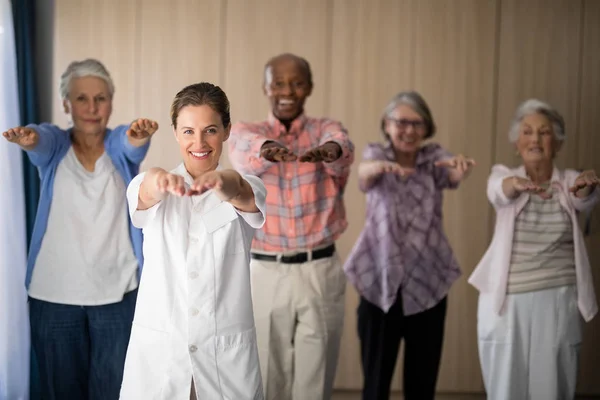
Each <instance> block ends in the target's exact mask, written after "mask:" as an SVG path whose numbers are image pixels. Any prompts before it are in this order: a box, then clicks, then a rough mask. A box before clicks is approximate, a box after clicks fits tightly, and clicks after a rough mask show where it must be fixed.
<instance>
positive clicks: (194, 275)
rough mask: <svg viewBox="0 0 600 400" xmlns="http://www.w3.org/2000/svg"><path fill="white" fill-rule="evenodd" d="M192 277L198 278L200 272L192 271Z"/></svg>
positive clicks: (190, 275)
mask: <svg viewBox="0 0 600 400" xmlns="http://www.w3.org/2000/svg"><path fill="white" fill-rule="evenodd" d="M189 277H190V279H196V278H197V277H198V273H197V272H196V271H192V272H190V274H189Z"/></svg>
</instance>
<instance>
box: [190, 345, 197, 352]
mask: <svg viewBox="0 0 600 400" xmlns="http://www.w3.org/2000/svg"><path fill="white" fill-rule="evenodd" d="M196 350H198V348H197V347H196V346H194V345H191V346H190V353H195V352H196Z"/></svg>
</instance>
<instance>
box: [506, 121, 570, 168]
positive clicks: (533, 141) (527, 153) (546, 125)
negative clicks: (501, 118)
mask: <svg viewBox="0 0 600 400" xmlns="http://www.w3.org/2000/svg"><path fill="white" fill-rule="evenodd" d="M515 145H516V147H517V151H518V152H519V155H520V156H521V158H522V159H523V162H524V163H526V164H531V163H550V164H551V163H552V162H553V160H554V156H555V155H556V153H557V152H558V150H559V149H560V146H561V142H560V141H558V140H557V139H556V136H555V135H554V130H553V127H552V123H551V122H550V120H549V119H548V117H546V116H545V115H543V114H539V113H534V114H529V115H526V116H525V117H524V118H523V120H522V121H521V124H520V126H519V137H518V139H517V141H516V143H515Z"/></svg>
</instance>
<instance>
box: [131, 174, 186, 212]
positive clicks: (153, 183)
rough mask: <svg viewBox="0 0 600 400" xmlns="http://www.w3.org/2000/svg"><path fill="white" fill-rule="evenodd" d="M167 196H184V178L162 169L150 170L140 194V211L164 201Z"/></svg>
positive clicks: (141, 186)
mask: <svg viewBox="0 0 600 400" xmlns="http://www.w3.org/2000/svg"><path fill="white" fill-rule="evenodd" d="M167 194H174V195H176V196H183V195H184V194H185V186H184V180H183V176H180V175H175V174H172V173H170V172H167V171H165V170H164V169H162V168H150V169H149V170H148V172H146V175H145V176H144V180H143V181H142V184H141V185H140V189H139V192H138V207H137V208H138V210H146V209H148V208H150V207H152V206H154V205H155V204H156V203H158V202H159V201H162V200H163V199H164V198H165V197H166V195H167Z"/></svg>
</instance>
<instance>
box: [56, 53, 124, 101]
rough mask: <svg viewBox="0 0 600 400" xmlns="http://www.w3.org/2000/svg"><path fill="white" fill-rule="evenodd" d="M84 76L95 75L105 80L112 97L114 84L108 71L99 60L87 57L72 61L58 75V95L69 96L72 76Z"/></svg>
mask: <svg viewBox="0 0 600 400" xmlns="http://www.w3.org/2000/svg"><path fill="white" fill-rule="evenodd" d="M85 76H95V77H96V78H100V79H102V80H104V82H106V84H107V85H108V94H109V96H110V97H111V98H112V97H113V95H114V93H115V85H114V83H113V81H112V78H111V77H110V74H109V73H108V70H107V69H106V67H105V66H104V64H102V63H101V62H100V61H98V60H95V59H93V58H88V59H86V60H83V61H73V62H72V63H71V64H69V66H68V67H67V69H66V70H65V72H63V74H62V75H61V77H60V97H61V99H63V100H65V99H66V98H67V97H68V96H69V90H70V89H71V81H72V80H73V78H82V77H85Z"/></svg>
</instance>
